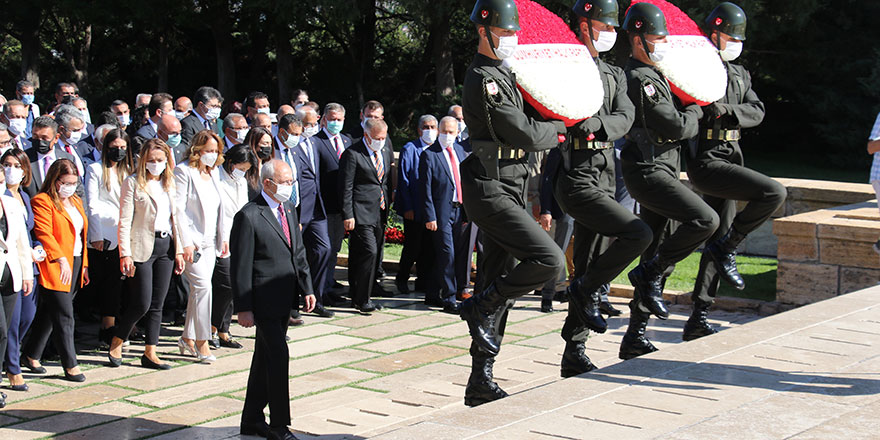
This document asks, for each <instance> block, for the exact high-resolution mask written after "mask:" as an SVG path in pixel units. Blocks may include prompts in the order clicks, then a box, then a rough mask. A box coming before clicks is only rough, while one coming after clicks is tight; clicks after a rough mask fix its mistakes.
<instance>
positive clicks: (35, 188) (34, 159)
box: [24, 144, 82, 198]
mask: <svg viewBox="0 0 880 440" xmlns="http://www.w3.org/2000/svg"><path fill="white" fill-rule="evenodd" d="M54 150H55V160H58V159H69V160H70V161H71V162H73V163H76V160H74V159H73V156H71V155H70V154H68V153H67V152H66V151H64V150H62V149H61V148H59V147H58V144H55V148H54ZM24 152H25V153H26V154H27V157H28V160H30V161H31V184H30V185H28V186H27V187H26V188H24V192H25V193H27V195H28V196H30V197H31V198H33V197H34V196H35V195H37V193H38V192H40V187H41V186H43V174H42V171H41V170H40V167H41V164H40V161H39V156H38V155H37V149H36V148H28V149H27V150H25V151H24ZM80 187H82V181H80V184H79V186H78V187H77V194H79V195H80V196H81V195H82V193H81V191H80Z"/></svg>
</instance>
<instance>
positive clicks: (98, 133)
mask: <svg viewBox="0 0 880 440" xmlns="http://www.w3.org/2000/svg"><path fill="white" fill-rule="evenodd" d="M114 128H117V127H116V126H115V125H113V124H104V125H101V126H99V127H98V128H96V129H95V136H94V138H95V142H97V143H99V144H101V146H103V145H104V136H106V135H107V132H108V131H110V130H113V129H114Z"/></svg>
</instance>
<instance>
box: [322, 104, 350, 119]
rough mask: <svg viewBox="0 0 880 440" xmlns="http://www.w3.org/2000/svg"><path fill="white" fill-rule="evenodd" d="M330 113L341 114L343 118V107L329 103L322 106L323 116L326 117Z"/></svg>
mask: <svg viewBox="0 0 880 440" xmlns="http://www.w3.org/2000/svg"><path fill="white" fill-rule="evenodd" d="M330 112H340V113H342V116H345V107H343V106H342V104H337V103H335V102H331V103H329V104H327V105H325V106H324V114H325V115H326V114H327V113H330Z"/></svg>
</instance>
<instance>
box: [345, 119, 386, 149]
mask: <svg viewBox="0 0 880 440" xmlns="http://www.w3.org/2000/svg"><path fill="white" fill-rule="evenodd" d="M348 137H350V138H351V142H352V143H358V142H360V141H362V140H364V127H361V124H358V125H356V126H355V127H354V129H353V130H351V131H350V132H349V133H348ZM385 148H387V149H388V150H389V151H394V143H393V142H391V128H390V127H389V128H388V137H387V138H385Z"/></svg>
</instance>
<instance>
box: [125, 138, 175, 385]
mask: <svg viewBox="0 0 880 440" xmlns="http://www.w3.org/2000/svg"><path fill="white" fill-rule="evenodd" d="M171 163H173V157H172V155H171V149H170V148H168V145H166V144H165V143H164V142H162V141H161V140H159V139H150V140H149V141H147V143H146V144H144V146H143V147H142V149H141V152H140V160H139V161H138V163H137V166H136V167H135V171H134V173H133V174H132V175H131V176H129V177H128V178H126V179H125V180H124V181H123V182H122V186H121V188H120V195H119V236H118V239H119V257H120V258H119V271H120V272H121V273H122V274H124V275H125V276H126V277H128V280H127V289H126V295H128V302H127V306H126V308H125V312H124V313H123V314H122V315H121V316H120V317H119V320H117V321H116V328H115V330H114V335H113V339H112V340H111V341H110V353H109V354H108V357H109V360H110V363H109V365H110V366H111V367H118V366H119V365H121V364H122V343H123V342H124V341H125V339H126V338H127V337H128V334H129V333H131V329H132V328H133V327H134V325H135V323H136V322H138V321H139V320H140V319H141V318H144V317H145V318H146V319H145V321H146V325H145V327H144V334H145V335H146V339H145V347H144V355H143V356H141V365H142V366H144V367H146V368H153V369H157V370H167V369H169V368H170V366H169V365H168V364H166V363H163V362H162V361H161V360H159V356H158V355H157V354H156V345H158V343H159V329H160V324H161V321H162V305H163V304H164V303H165V295H166V294H167V293H168V285H169V283H170V282H171V271H172V269H173V270H175V271H176V272H177V273H178V274H180V273H181V272H183V266H184V262H183V246H182V245H181V242H180V234H179V228H178V227H177V226H178V222H177V218H176V213H175V212H174V211H175V205H176V203H175V198H174V174H173V173H172V171H171V169H172V168H171V167H170V166H169V164H171Z"/></svg>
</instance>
